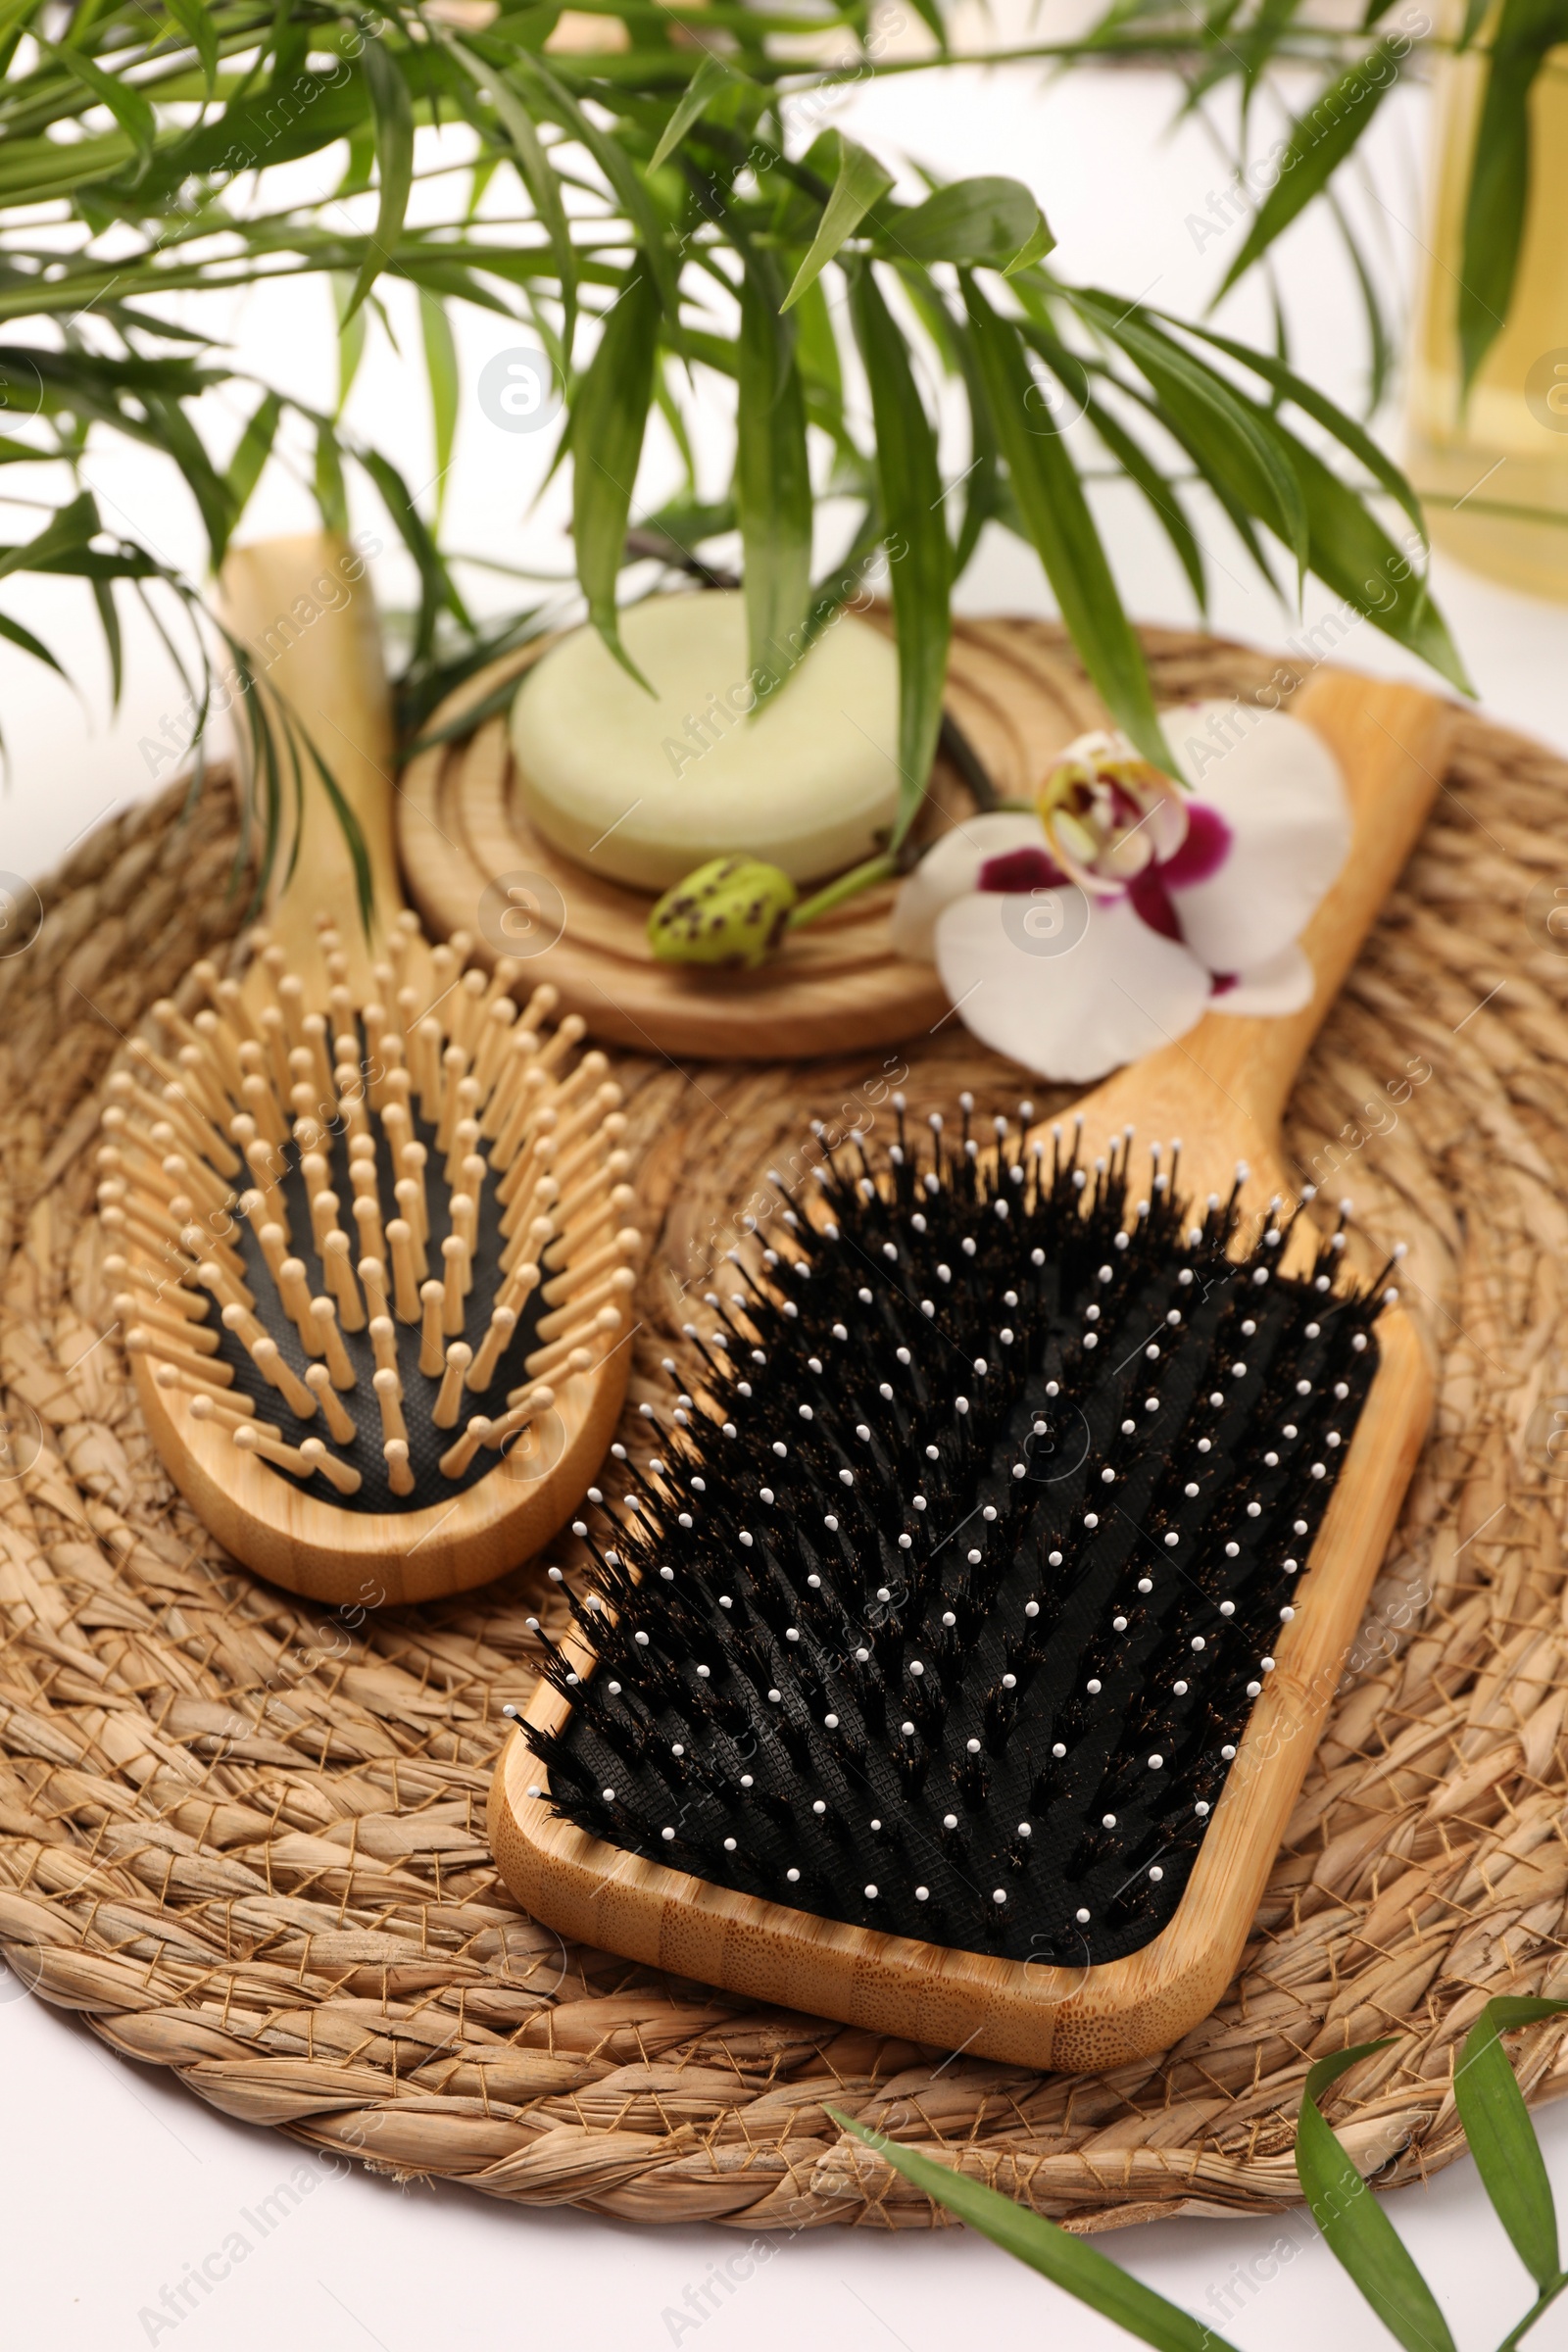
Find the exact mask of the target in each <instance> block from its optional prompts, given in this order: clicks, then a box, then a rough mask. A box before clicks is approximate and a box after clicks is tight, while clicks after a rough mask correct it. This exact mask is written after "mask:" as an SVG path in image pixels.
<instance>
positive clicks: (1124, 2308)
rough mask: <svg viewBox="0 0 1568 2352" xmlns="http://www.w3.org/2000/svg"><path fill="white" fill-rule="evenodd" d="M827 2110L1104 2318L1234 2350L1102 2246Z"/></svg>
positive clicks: (1185, 2346)
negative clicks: (1115, 2260) (1116, 2259)
mask: <svg viewBox="0 0 1568 2352" xmlns="http://www.w3.org/2000/svg"><path fill="white" fill-rule="evenodd" d="M827 2112H828V2114H829V2115H830V2116H831V2117H832V2118H833V2121H834V2122H835V2123H836V2124H837V2125H838V2127H839V2129H840V2130H841V2131H848V2132H850V2133H851V2134H852V2135H853V2136H854V2137H855V2138H856V2139H858V2140H860V2141H862V2142H863V2144H864V2145H865V2146H866V2147H868V2148H871V2149H873V2150H874V2151H875V2153H876V2154H877V2155H878V2156H881V2157H883V2158H884V2159H885V2160H886V2162H887V2163H889V2164H891V2165H892V2167H893V2169H894V2171H895V2172H896V2173H902V2174H903V2175H904V2178H905V2179H906V2180H912V2181H913V2183H914V2185H915V2187H916V2188H923V2189H924V2190H925V2193H926V2195H927V2196H928V2197H930V2198H931V2199H932V2200H933V2201H934V2202H935V2203H936V2204H938V2205H944V2206H946V2207H947V2209H948V2211H949V2212H950V2213H956V2215H957V2217H958V2219H959V2221H961V2222H967V2223H968V2225H969V2227H970V2229H978V2230H979V2231H980V2233H981V2235H982V2236H983V2237H989V2238H990V2239H991V2241H992V2243H993V2244H994V2245H998V2246H1001V2247H1002V2249H1003V2251H1004V2252H1005V2253H1007V2254H1011V2255H1014V2256H1015V2257H1016V2258H1017V2260H1018V2261H1019V2262H1024V2263H1027V2264H1028V2266H1029V2268H1030V2269H1031V2270H1032V2271H1038V2272H1039V2273H1040V2275H1041V2277H1042V2278H1049V2279H1050V2280H1051V2282H1052V2284H1053V2285H1054V2286H1059V2287H1061V2288H1063V2289H1064V2291H1065V2292H1066V2293H1067V2294H1069V2295H1074V2296H1076V2297H1077V2299H1078V2301H1079V2302H1080V2303H1087V2305H1088V2306H1089V2308H1090V2310H1091V2311H1098V2312H1099V2313H1100V2315H1101V2317H1102V2318H1103V2319H1106V2320H1111V2321H1113V2322H1114V2323H1115V2325H1116V2326H1117V2327H1124V2328H1125V2329H1126V2330H1127V2332H1128V2334H1129V2335H1134V2336H1136V2337H1137V2338H1138V2340H1139V2342H1140V2343H1145V2344H1152V2345H1153V2346H1154V2347H1155V2352H1235V2347H1234V2345H1232V2344H1229V2343H1227V2341H1226V2340H1225V2338H1224V2337H1223V2336H1222V2335H1216V2334H1215V2332H1214V2330H1213V2328H1212V2327H1205V2326H1204V2325H1203V2323H1202V2322H1201V2321H1200V2320H1195V2319H1194V2318H1193V2317H1192V2316H1191V2314H1190V2313H1188V2312H1185V2311H1182V2310H1180V2309H1178V2307H1177V2306H1176V2304H1174V2303H1167V2302H1166V2300H1165V2298H1164V2296H1163V2295H1160V2294H1156V2293H1155V2292H1154V2289H1153V2288H1152V2286H1145V2284H1144V2283H1143V2280H1142V2279H1141V2278H1131V2277H1130V2276H1129V2274H1128V2273H1127V2272H1126V2271H1124V2270H1123V2269H1122V2267H1121V2265H1120V2263H1116V2262H1112V2261H1111V2259H1110V2257H1109V2255H1108V2254H1102V2253H1101V2251H1100V2249H1099V2247H1098V2246H1093V2245H1091V2244H1090V2243H1089V2241H1088V2239H1087V2238H1082V2237H1074V2236H1073V2235H1072V2233H1071V2232H1070V2231H1069V2230H1066V2229H1061V2228H1060V2227H1059V2226H1058V2225H1057V2224H1056V2223H1055V2222H1052V2221H1048V2220H1047V2219H1046V2217H1045V2215H1044V2214H1040V2213H1031V2212H1030V2211H1029V2210H1028V2208H1027V2207H1026V2206H1023V2205H1015V2204H1014V2203H1013V2201H1012V2199H1011V2198H1010V2197H1004V2196H1000V2195H999V2194H998V2192H997V2191H996V2190H995V2189H994V2188H987V2187H985V2186H984V2184H983V2183H982V2182H981V2181H979V2180H968V2179H967V2178H966V2177H965V2176H964V2175H963V2174H962V2173H959V2172H956V2171H955V2170H954V2169H953V2168H952V2166H951V2165H946V2164H937V2163H934V2162H933V2161H932V2159H931V2158H930V2157H929V2156H921V2155H917V2154H916V2152H915V2150H914V2149H913V2148H907V2147H904V2146H903V2145H902V2144H901V2143H900V2142H899V2141H898V2140H896V2139H884V2138H883V2136H882V2134H881V2133H880V2132H879V2131H866V2130H865V2129H864V2128H863V2126H861V2125H859V2124H858V2123H855V2122H854V2121H852V2119H851V2118H850V2117H849V2116H847V2115H841V2114H840V2113H839V2111H838V2109H837V2108H836V2107H830V2108H829V2109H828V2111H827Z"/></svg>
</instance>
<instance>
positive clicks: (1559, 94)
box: [1405, 24, 1568, 603]
mask: <svg viewBox="0 0 1568 2352" xmlns="http://www.w3.org/2000/svg"><path fill="white" fill-rule="evenodd" d="M1489 30H1490V24H1489V26H1488V27H1487V28H1486V29H1484V30H1483V32H1482V35H1481V40H1482V44H1483V45H1484V44H1485V42H1486V39H1487V34H1488V31H1489ZM1485 74H1486V61H1485V58H1484V56H1481V55H1477V54H1475V53H1470V54H1467V55H1465V56H1463V57H1459V58H1448V59H1446V60H1445V61H1444V62H1443V63H1442V64H1441V65H1440V66H1439V68H1438V73H1437V87H1436V90H1435V93H1434V113H1435V119H1436V138H1437V149H1436V155H1435V158H1434V164H1435V171H1434V191H1433V200H1432V207H1431V211H1430V213H1429V219H1430V221H1431V223H1432V226H1431V231H1430V237H1429V243H1428V253H1427V266H1426V274H1425V279H1424V282H1423V285H1422V288H1421V293H1420V298H1419V305H1418V310H1417V316H1416V319H1415V335H1414V344H1413V352H1412V365H1411V371H1410V385H1409V409H1408V429H1407V437H1406V446H1405V464H1406V467H1407V470H1408V472H1409V474H1410V478H1411V480H1412V481H1413V482H1414V484H1415V486H1416V488H1417V490H1419V491H1420V492H1421V494H1422V496H1423V498H1424V499H1425V500H1426V501H1427V520H1428V523H1429V525H1430V527H1431V531H1432V536H1433V538H1434V540H1435V541H1436V542H1437V544H1438V545H1439V546H1440V547H1443V548H1446V550H1447V551H1448V553H1449V554H1450V555H1452V556H1455V557H1457V559H1458V560H1459V561H1460V562H1461V563H1463V564H1469V565H1471V566H1472V567H1473V568H1474V569H1475V570H1477V571H1484V572H1487V573H1489V574H1490V575H1491V576H1492V577H1493V578H1494V579H1499V580H1506V581H1507V582H1508V583H1509V584H1510V585H1511V586H1513V587H1516V588H1524V589H1527V590H1529V591H1531V592H1532V593H1534V594H1535V595H1537V596H1548V597H1555V598H1558V599H1560V600H1562V601H1563V602H1565V603H1568V233H1565V227H1564V224H1565V222H1568V48H1562V49H1557V50H1554V51H1552V52H1551V54H1550V55H1549V56H1548V58H1547V60H1546V63H1545V66H1544V70H1543V71H1542V73H1540V75H1539V76H1538V78H1537V80H1536V84H1535V88H1534V91H1533V94H1532V97H1531V102H1530V122H1531V133H1532V136H1531V159H1530V162H1531V170H1530V198H1529V206H1528V213H1527V218H1526V223H1525V234H1524V242H1523V247H1522V249H1521V252H1520V256H1519V267H1518V271H1517V274H1516V276H1515V279H1514V288H1513V296H1512V300H1511V301H1510V302H1508V303H1507V304H1506V312H1507V316H1506V321H1505V323H1504V324H1503V326H1502V329H1501V331H1500V333H1499V334H1498V335H1497V338H1496V340H1495V342H1494V344H1493V345H1492V348H1491V350H1490V351H1489V352H1488V354H1487V357H1486V359H1485V361H1484V363H1483V365H1482V368H1481V370H1480V373H1479V374H1478V375H1477V377H1476V380H1475V382H1474V384H1473V385H1472V387H1471V390H1470V397H1469V400H1468V401H1466V400H1465V398H1464V396H1463V384H1462V375H1461V368H1460V358H1459V340H1458V333H1457V326H1456V310H1457V303H1458V294H1459V282H1460V270H1461V266H1462V246H1463V225H1464V207H1465V195H1466V190H1467V187H1468V185H1469V178H1470V163H1471V157H1472V154H1473V152H1474V148H1475V139H1476V128H1477V123H1478V120H1479V117H1480V112H1481V101H1482V97H1483V95H1484V90H1485ZM1477 291H1479V293H1480V294H1481V296H1482V297H1483V299H1484V300H1486V301H1488V302H1490V303H1493V304H1494V305H1495V308H1496V310H1497V311H1498V313H1499V314H1500V313H1501V312H1502V311H1503V310H1504V307H1505V305H1504V298H1503V294H1502V290H1501V289H1500V288H1495V289H1494V288H1490V287H1488V286H1486V285H1482V286H1480V287H1479V288H1478V289H1477Z"/></svg>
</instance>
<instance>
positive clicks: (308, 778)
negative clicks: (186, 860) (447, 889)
mask: <svg viewBox="0 0 1568 2352" xmlns="http://www.w3.org/2000/svg"><path fill="white" fill-rule="evenodd" d="M221 598H222V607H223V617H224V619H225V621H226V622H227V624H228V626H229V628H230V629H231V630H232V632H233V634H234V635H235V636H236V637H238V638H239V639H240V640H241V641H242V643H243V644H245V645H246V646H247V647H248V648H249V649H250V653H251V656H252V660H253V662H254V663H255V667H256V673H257V676H258V678H259V680H260V681H261V701H260V706H259V707H260V709H261V711H262V714H263V719H264V723H265V724H266V725H267V728H268V731H269V733H270V736H271V738H272V743H273V746H274V749H275V752H276V756H277V760H278V766H279V769H280V772H281V775H282V778H283V784H282V795H283V806H282V810H281V820H282V821H281V841H280V848H279V855H278V859H277V865H276V868H275V875H276V877H277V878H276V879H274V882H273V886H272V887H273V897H272V901H271V904H270V908H269V913H268V921H269V924H270V929H271V931H272V934H273V936H274V938H276V940H277V941H278V943H279V944H280V945H281V946H282V948H283V949H284V951H285V952H286V954H287V956H288V959H289V963H290V965H291V966H292V967H293V968H294V969H295V970H297V971H299V972H300V973H301V974H302V975H305V976H307V977H311V978H314V977H315V974H316V966H317V963H318V960H319V958H318V951H317V943H316V924H317V917H318V915H321V914H330V915H332V916H335V918H336V919H337V922H338V924H339V926H340V929H341V933H342V938H343V944H344V949H345V952H346V953H347V954H348V956H349V959H350V966H351V970H352V972H353V975H354V978H355V979H356V981H357V982H358V983H359V984H360V986H361V987H362V989H363V990H364V991H366V992H367V993H368V990H369V986H370V966H371V964H372V963H373V961H374V959H375V951H376V950H377V949H378V948H379V946H380V944H381V941H382V940H383V938H384V936H385V931H386V926H387V925H388V924H389V923H390V922H391V921H392V920H393V918H394V917H395V916H396V915H397V914H398V913H399V912H400V911H401V909H402V907H403V892H402V887H401V884H400V882H399V879H398V865H397V853H396V850H395V847H394V843H393V831H392V792H393V781H392V779H393V730H392V707H391V702H390V698H389V696H388V694H387V684H386V671H385V669H384V667H383V665H382V660H381V634H380V627H379V623H378V621H377V618H376V612H375V603H374V599H373V598H372V596H371V594H370V582H369V576H368V572H367V570H366V567H365V562H364V559H363V558H362V557H360V556H359V555H357V554H356V553H355V551H354V549H353V548H352V547H350V545H349V543H348V542H347V540H345V539H341V538H339V537H337V536H336V535H335V534H333V533H328V532H319V531H309V532H303V533H301V534H300V535H299V536H298V537H295V538H285V539H264V540H260V541H258V542H256V543H255V544H254V545H253V546H250V547H242V548H236V549H235V551H234V552H233V554H232V555H230V557H229V559H228V561H227V563H226V564H224V566H223V574H222V580H221ZM278 701H281V702H284V703H286V704H287V705H288V707H289V710H290V711H291V712H292V713H293V714H294V716H295V717H296V718H297V719H298V721H299V724H300V726H301V727H302V728H303V729H304V731H305V733H306V734H308V735H309V737H310V739H311V741H312V743H314V744H315V746H316V749H317V750H318V751H319V753H320V756H321V758H322V760H324V762H325V763H326V765H327V767H328V768H329V769H330V771H331V774H332V777H333V779H334V781H335V782H336V784H337V786H338V789H339V790H340V791H341V793H342V795H343V798H344V799H345V801H346V802H347V803H348V805H349V807H350V809H352V810H353V812H354V815H355V817H356V818H357V819H358V822H359V826H360V831H361V833H362V835H363V836H364V839H365V846H366V850H367V853H368V858H369V862H370V878H371V885H372V890H373V896H374V919H373V922H372V925H371V932H370V937H369V939H367V937H366V932H365V926H364V924H363V923H362V921H361V918H360V908H359V893H358V883H357V880H356V876H355V871H354V860H353V857H352V855H351V853H350V850H349V845H348V841H347V839H346V837H345V835H344V831H343V827H342V825H341V824H340V822H339V820H338V815H337V812H336V810H335V809H333V807H332V805H331V802H330V800H329V799H328V797H327V793H326V789H325V787H324V785H323V784H322V782H321V779H320V777H319V774H318V773H317V771H316V769H315V766H314V763H313V762H312V761H311V760H310V756H309V753H308V751H307V750H306V749H305V747H304V746H303V744H301V745H298V752H299V757H300V760H301V764H302V767H303V770H304V777H305V787H304V795H303V801H304V807H303V817H302V819H301V830H300V835H299V854H298V856H297V857H294V831H295V822H296V812H295V804H294V795H293V786H292V775H293V765H292V755H291V752H290V749H289V746H288V744H287V742H286V740H285V736H286V730H285V728H284V726H283V724H282V721H281V719H280V716H279V713H278V711H277V708H276V704H277V702H278ZM238 732H239V736H240V741H241V746H242V748H243V747H244V745H245V742H246V729H245V726H244V723H243V721H242V722H241V724H240V727H239V729H238ZM291 858H293V870H292V873H290V870H289V867H290V859H291ZM283 876H287V877H288V878H287V880H286V881H283V880H282V879H281V877H283Z"/></svg>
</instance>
